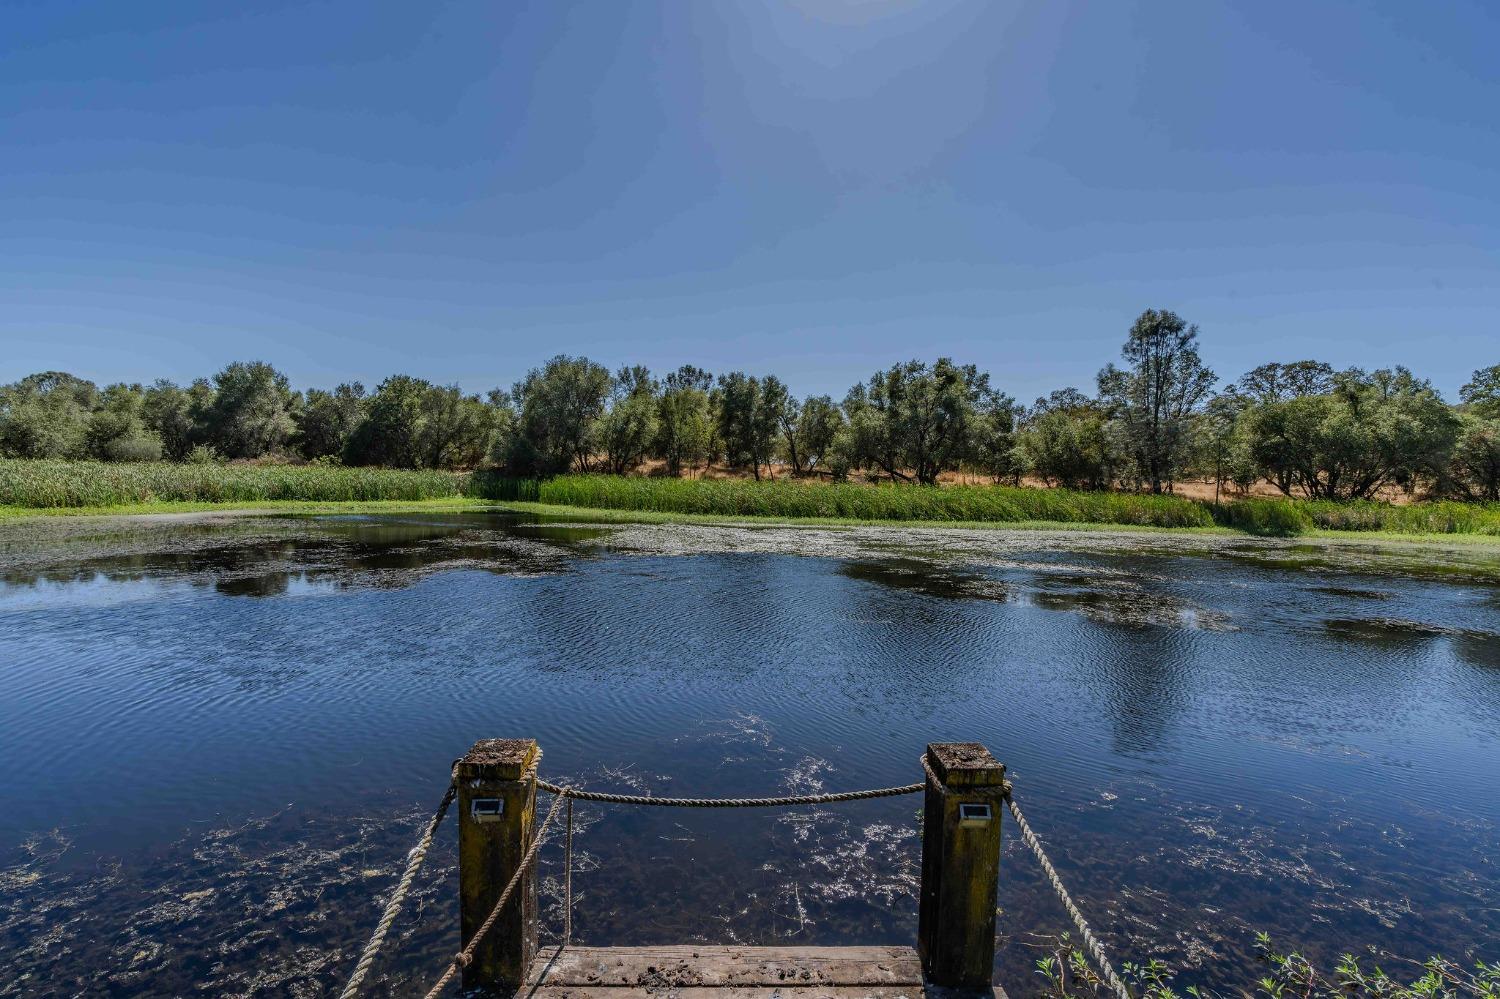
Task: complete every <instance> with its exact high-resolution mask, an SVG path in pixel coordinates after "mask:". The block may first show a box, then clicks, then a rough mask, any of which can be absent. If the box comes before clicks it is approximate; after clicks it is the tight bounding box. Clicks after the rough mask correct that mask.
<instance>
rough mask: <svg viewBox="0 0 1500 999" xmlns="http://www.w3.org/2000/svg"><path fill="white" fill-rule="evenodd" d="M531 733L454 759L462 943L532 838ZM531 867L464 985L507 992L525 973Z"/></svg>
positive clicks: (531, 921) (529, 951)
mask: <svg viewBox="0 0 1500 999" xmlns="http://www.w3.org/2000/svg"><path fill="white" fill-rule="evenodd" d="M537 756H538V750H537V746H536V740H534V739H481V740H480V741H479V742H476V743H474V748H472V749H470V750H469V752H468V753H467V754H466V755H465V756H464V758H463V759H461V760H459V761H458V895H459V923H460V932H461V934H462V937H463V945H464V946H465V947H467V946H468V944H469V941H470V940H471V939H472V938H473V935H474V932H475V931H476V930H478V929H479V927H480V925H481V924H483V922H484V921H485V919H486V918H488V916H489V914H490V910H491V909H493V908H494V907H495V903H496V902H497V901H498V900H499V898H500V893H501V892H503V891H504V890H505V886H506V885H507V884H509V883H510V879H511V877H513V876H514V875H515V873H516V868H517V867H518V866H520V863H521V858H522V857H524V856H525V855H526V851H527V850H528V849H529V848H530V846H531V837H532V836H533V835H535V832H536V830H535V826H536V762H537ZM536 942H537V935H536V869H535V865H533V866H532V868H531V869H529V870H527V871H526V873H525V874H523V875H522V876H521V883H520V884H518V885H517V886H516V892H515V896H514V897H512V898H511V899H510V900H509V901H508V902H506V904H505V908H504V910H502V911H501V913H500V916H499V918H498V919H497V920H496V921H495V925H494V927H493V928H492V929H491V930H490V932H489V933H488V934H487V935H486V936H485V938H484V939H483V940H482V941H481V942H480V944H479V946H478V948H477V949H476V950H475V951H474V960H473V961H471V962H470V963H469V965H468V966H467V967H465V968H464V969H463V987H464V988H465V989H466V990H467V989H475V990H481V991H483V992H489V993H493V994H510V993H513V992H515V991H516V990H518V989H520V988H521V986H522V985H524V984H525V981H526V970H527V968H528V967H529V966H530V964H531V959H532V957H533V956H534V955H535V954H536Z"/></svg>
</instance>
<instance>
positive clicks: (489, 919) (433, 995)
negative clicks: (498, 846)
mask: <svg viewBox="0 0 1500 999" xmlns="http://www.w3.org/2000/svg"><path fill="white" fill-rule="evenodd" d="M566 800H567V796H566V795H561V794H560V795H558V796H557V797H556V798H554V799H553V800H552V807H551V808H549V809H548V810H547V817H546V818H545V819H543V820H542V824H541V826H540V827H538V829H537V831H536V838H535V839H533V840H532V841H531V849H529V850H527V851H526V855H525V856H524V857H522V858H521V862H520V863H519V864H517V865H516V873H514V874H512V875H511V876H510V881H509V882H508V883H507V884H506V885H505V890H504V891H502V892H501V893H500V897H499V898H498V899H496V900H495V907H494V908H493V909H491V910H490V914H489V915H488V916H486V917H485V919H484V922H483V923H480V924H479V928H478V929H477V930H475V931H474V935H473V936H472V937H470V938H469V942H468V944H467V945H466V946H465V947H464V949H463V950H461V951H459V952H458V953H457V954H455V955H453V960H451V961H449V962H448V967H447V968H446V969H445V970H444V971H443V977H442V978H439V979H438V981H437V984H436V985H434V986H433V987H432V988H431V989H429V990H428V991H427V996H426V999H437V997H438V996H439V995H441V994H442V992H443V989H445V988H447V987H448V983H449V982H451V981H452V980H453V976H454V975H456V974H458V969H459V968H463V967H466V966H467V965H468V964H469V962H470V961H472V960H474V951H475V950H477V949H478V948H479V944H480V942H481V941H482V940H484V938H485V935H486V934H487V933H489V931H490V927H492V926H494V925H495V920H497V919H499V918H500V913H501V912H502V911H503V910H504V909H505V903H506V902H509V901H510V897H511V895H512V894H514V893H515V890H516V885H518V884H520V883H521V875H523V874H525V873H526V869H527V868H528V867H530V866H531V865H532V864H533V863H535V861H536V855H537V851H538V850H540V849H541V848H542V841H543V840H545V839H546V838H547V827H548V826H550V825H551V824H552V820H553V819H554V818H556V816H557V809H558V807H559V806H560V805H562V803H563V802H564V801H566Z"/></svg>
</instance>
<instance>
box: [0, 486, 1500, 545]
mask: <svg viewBox="0 0 1500 999" xmlns="http://www.w3.org/2000/svg"><path fill="white" fill-rule="evenodd" d="M483 511H504V512H511V513H525V514H532V515H535V516H539V517H546V518H552V519H557V520H571V521H593V522H605V523H620V524H632V523H633V524H669V523H679V524H694V525H703V526H725V527H752V528H753V527H781V528H787V527H793V528H795V527H809V528H812V527H823V528H826V527H862V528H895V529H900V528H922V529H933V528H939V529H941V528H953V529H963V530H991V531H1075V532H1078V533H1111V534H1138V535H1139V534H1144V535H1159V536H1172V535H1178V536H1188V537H1217V538H1242V539H1246V540H1268V541H1269V540H1275V541H1281V542H1283V543H1285V542H1287V541H1304V542H1305V541H1322V542H1346V543H1347V542H1353V543H1365V544H1371V543H1378V544H1389V545H1417V544H1420V545H1434V544H1438V545H1449V546H1453V547H1466V548H1468V547H1476V546H1477V547H1490V546H1493V547H1495V548H1496V549H1497V550H1500V536H1497V535H1490V534H1461V533H1443V534H1408V533H1400V532H1394V531H1333V530H1323V529H1314V530H1311V531H1307V532H1305V533H1303V534H1300V535H1297V536H1296V537H1294V538H1264V537H1262V536H1259V535H1255V534H1251V533H1250V532H1247V531H1241V530H1236V529H1234V528H1232V527H1221V526H1214V527H1155V526H1150V525H1142V524H1118V523H1106V522H1090V521H1083V522H1080V521H1044V520H1017V521H994V520H975V521H961V520H861V519H857V518H841V517H777V516H756V515H748V514H703V513H675V512H664V511H657V510H625V509H617V508H611V507H581V506H562V505H556V504H550V503H535V502H523V501H514V500H491V499H482V498H477V497H468V496H451V497H442V498H438V499H425V500H337V501H323V500H261V501H251V502H243V503H241V502H229V503H208V502H161V503H132V504H123V505H119V506H107V507H14V506H0V526H3V525H4V524H6V523H19V522H24V521H37V520H47V519H75V518H76V519H91V518H97V519H101V520H107V519H131V520H159V521H167V520H177V519H180V520H195V519H199V518H205V519H206V518H209V517H215V516H234V517H253V516H275V515H287V514H290V515H305V516H313V515H334V514H377V513H423V512H437V513H450V512H452V513H467V512H475V513H477V512H483Z"/></svg>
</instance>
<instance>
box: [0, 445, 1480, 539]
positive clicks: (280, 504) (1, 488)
mask: <svg viewBox="0 0 1500 999" xmlns="http://www.w3.org/2000/svg"><path fill="white" fill-rule="evenodd" d="M433 501H446V502H450V503H453V504H457V505H464V504H466V503H467V504H468V505H474V504H475V503H478V502H479V501H507V502H524V503H537V504H544V505H547V506H549V507H557V508H571V509H575V510H612V511H621V512H634V513H637V514H642V515H650V516H653V517H655V516H666V515H675V516H686V517H695V518H709V519H711V518H715V517H718V518H725V517H729V518H744V517H760V518H775V519H781V520H803V521H817V522H822V523H879V522H885V523H890V522H896V523H923V524H953V525H958V524H1041V523H1045V524H1049V525H1065V524H1079V525H1097V526H1109V525H1117V526H1124V527H1154V528H1170V529H1178V530H1181V529H1187V528H1192V529H1201V528H1213V527H1219V528H1230V529H1233V530H1237V531H1243V532H1246V533H1249V534H1257V535H1265V536H1277V537H1291V536H1296V535H1300V534H1308V533H1315V532H1319V531H1336V532H1341V533H1342V532H1362V533H1367V534H1374V533H1379V534H1385V535H1403V536H1431V535H1469V536H1489V537H1500V504H1493V503H1491V504H1478V503H1448V502H1443V503H1417V504H1412V505H1409V506H1392V505H1390V504H1386V503H1373V502H1363V503H1333V502H1327V501H1313V500H1272V499H1244V500H1234V501H1230V502H1226V503H1222V504H1220V505H1218V506H1215V505H1213V504H1210V503H1206V502H1202V501H1199V500H1191V499H1186V498H1183V497H1178V496H1143V495H1138V494H1134V493H1111V492H1099V493H1096V492H1075V491H1072V490H1067V489H1026V488H1013V487H1010V486H953V487H948V488H942V489H926V488H918V487H913V486H898V485H856V484H852V483H849V484H829V483H821V482H792V481H785V480H781V481H775V482H769V481H768V482H755V481H751V480H734V479H714V480H687V479H656V478H620V477H615V476H603V475H564V476H559V477H557V478H554V479H549V480H546V481H542V482H537V481H534V480H527V479H512V478H506V477H503V476H500V475H497V474H495V473H493V472H487V471H485V472H474V473H458V472H437V471H403V470H399V469H378V468H342V467H337V466H319V465H304V466H292V465H269V466H249V465H172V464H166V463H153V464H106V463H101V462H69V461H14V460H0V516H5V515H10V516H14V515H16V514H17V512H18V511H27V510H37V511H53V512H58V511H65V512H74V513H85V512H87V513H116V514H118V513H147V512H178V511H182V512H186V511H189V510H199V509H216V508H223V507H224V506H234V507H254V508H258V509H276V508H284V509H294V508H297V509H302V510H306V511H307V512H316V511H315V510H314V507H315V506H316V505H318V504H323V505H325V508H326V505H328V504H356V505H357V504H378V503H418V502H433ZM297 505H300V507H299V506H297ZM346 509H347V507H346ZM6 511H9V513H8V514H7V513H6Z"/></svg>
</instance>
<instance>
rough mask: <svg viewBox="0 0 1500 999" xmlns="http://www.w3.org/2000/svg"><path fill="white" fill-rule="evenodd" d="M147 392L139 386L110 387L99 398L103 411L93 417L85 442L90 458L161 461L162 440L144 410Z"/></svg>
mask: <svg viewBox="0 0 1500 999" xmlns="http://www.w3.org/2000/svg"><path fill="white" fill-rule="evenodd" d="M145 394H146V393H145V389H143V388H141V386H139V385H125V384H117V385H110V386H109V387H107V388H106V389H105V390H104V391H103V392H102V393H100V395H99V408H98V409H96V410H94V412H93V413H91V414H90V415H89V418H88V422H87V426H86V427H85V429H84V443H85V447H86V448H87V450H88V454H89V457H91V458H94V459H96V460H99V461H160V460H161V455H162V440H161V437H160V435H158V434H157V433H156V432H155V431H154V430H152V429H150V428H149V427H147V426H146V423H145V421H144V420H143V419H142V416H141V411H142V408H143V404H144V399H145Z"/></svg>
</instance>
